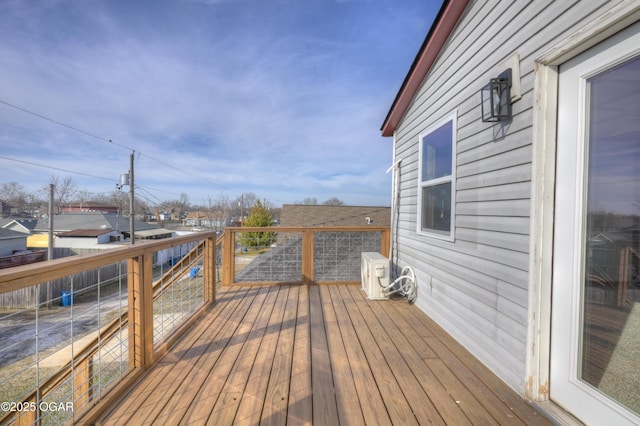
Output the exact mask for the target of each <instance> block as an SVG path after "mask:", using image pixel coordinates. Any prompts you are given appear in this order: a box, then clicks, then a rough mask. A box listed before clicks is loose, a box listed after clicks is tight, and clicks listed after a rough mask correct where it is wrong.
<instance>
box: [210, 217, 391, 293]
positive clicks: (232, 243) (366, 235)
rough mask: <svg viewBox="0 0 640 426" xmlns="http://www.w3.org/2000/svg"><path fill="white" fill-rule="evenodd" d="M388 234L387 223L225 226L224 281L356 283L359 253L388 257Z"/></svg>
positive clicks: (258, 283) (389, 235)
mask: <svg viewBox="0 0 640 426" xmlns="http://www.w3.org/2000/svg"><path fill="white" fill-rule="evenodd" d="M261 235H262V236H265V237H261ZM390 238H391V230H390V228H389V227H386V226H358V227H266V228H249V227H227V228H226V229H225V233H224V240H223V254H222V284H223V285H241V284H242V285H248V284H254V285H256V284H257V285H265V284H281V283H285V282H286V283H301V284H360V253H361V252H363V251H378V252H380V253H381V254H382V255H384V256H386V257H389V244H390ZM252 241H253V242H255V244H252ZM243 258H244V259H245V261H244V262H240V261H239V260H240V259H243ZM251 267H254V269H255V274H252V276H251V278H250V279H248V278H247V277H248V276H249V274H246V273H245V272H246V271H247V269H248V268H251ZM267 270H268V272H269V273H267Z"/></svg>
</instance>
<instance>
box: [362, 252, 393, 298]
mask: <svg viewBox="0 0 640 426" xmlns="http://www.w3.org/2000/svg"><path fill="white" fill-rule="evenodd" d="M360 273H361V274H362V290H364V292H365V293H367V297H368V298H369V299H370V300H384V299H388V298H389V297H388V296H386V295H385V294H384V292H383V289H382V287H381V286H380V285H381V284H382V285H383V286H384V287H385V288H386V287H388V286H389V275H390V274H389V259H387V258H386V257H384V256H383V255H381V254H380V253H377V252H363V253H362V262H361V264H360Z"/></svg>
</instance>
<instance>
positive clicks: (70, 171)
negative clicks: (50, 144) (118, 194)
mask: <svg viewBox="0 0 640 426" xmlns="http://www.w3.org/2000/svg"><path fill="white" fill-rule="evenodd" d="M0 158H1V159H3V160H9V161H15V162H16V163H23V164H29V165H31V166H36V167H42V168H45V169H51V170H57V171H60V172H66V173H73V174H76V175H82V176H88V177H92V178H95V179H102V180H106V181H109V182H116V180H114V179H112V178H106V177H103V176H96V175H92V174H89V173H83V172H76V171H73V170H67V169H63V168H61V167H53V166H46V165H44V164H38V163H34V162H32V161H26V160H18V159H17V158H10V157H5V156H4V155H0Z"/></svg>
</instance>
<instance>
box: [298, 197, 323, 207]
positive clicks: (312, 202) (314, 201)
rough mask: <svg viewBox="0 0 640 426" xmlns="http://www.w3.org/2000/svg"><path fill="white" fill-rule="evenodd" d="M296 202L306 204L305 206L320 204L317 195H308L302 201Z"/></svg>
mask: <svg viewBox="0 0 640 426" xmlns="http://www.w3.org/2000/svg"><path fill="white" fill-rule="evenodd" d="M296 204H304V205H305V206H316V205H318V199H317V198H316V197H307V198H305V199H304V200H302V202H300V201H298V202H296Z"/></svg>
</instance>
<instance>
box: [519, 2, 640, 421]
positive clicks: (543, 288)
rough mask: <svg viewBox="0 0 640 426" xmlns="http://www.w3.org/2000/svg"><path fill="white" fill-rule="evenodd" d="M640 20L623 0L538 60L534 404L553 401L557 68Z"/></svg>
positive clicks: (529, 392) (531, 356)
mask: <svg viewBox="0 0 640 426" xmlns="http://www.w3.org/2000/svg"><path fill="white" fill-rule="evenodd" d="M637 21H640V4H639V3H638V2H637V1H635V0H625V1H622V2H620V3H618V4H617V5H615V6H613V7H612V8H611V9H609V10H608V11H607V12H606V13H605V14H603V15H602V16H600V17H598V18H596V19H594V20H593V21H591V22H589V23H588V24H587V25H585V26H584V27H582V28H580V30H578V31H577V32H575V33H573V34H571V35H569V36H568V37H567V38H566V39H564V40H562V41H561V42H559V43H557V44H556V45H554V46H552V47H551V48H550V49H548V50H546V51H545V52H543V53H542V54H541V55H540V56H538V57H537V58H536V59H535V81H534V97H535V99H534V111H533V129H534V134H533V162H532V196H531V216H530V217H531V228H530V229H531V238H530V247H529V253H530V261H529V309H528V332H527V361H526V377H525V384H526V388H525V396H526V397H527V398H529V399H531V400H533V401H546V400H548V399H549V377H550V371H549V365H550V355H551V353H550V346H551V345H550V342H551V285H552V270H553V225H554V207H555V203H554V199H555V184H556V176H555V167H556V143H557V138H556V134H557V128H558V123H557V113H558V105H557V99H558V67H559V66H560V64H562V63H564V62H566V61H567V60H569V59H571V58H573V57H575V56H577V55H579V54H580V53H582V52H584V51H586V50H587V49H589V48H590V47H592V46H594V45H596V44H597V43H599V42H601V41H603V40H605V39H607V38H609V37H610V36H612V35H613V34H615V33H617V32H619V31H621V30H622V29H624V28H626V27H628V26H629V25H631V24H633V23H634V22H637ZM575 414H578V413H575Z"/></svg>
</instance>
